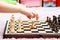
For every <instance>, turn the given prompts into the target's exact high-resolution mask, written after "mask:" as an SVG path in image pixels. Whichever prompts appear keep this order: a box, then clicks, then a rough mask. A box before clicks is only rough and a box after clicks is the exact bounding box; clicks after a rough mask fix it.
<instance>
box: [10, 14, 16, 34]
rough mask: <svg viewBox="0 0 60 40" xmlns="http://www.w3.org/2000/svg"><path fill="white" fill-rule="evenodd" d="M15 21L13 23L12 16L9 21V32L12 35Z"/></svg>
mask: <svg viewBox="0 0 60 40" xmlns="http://www.w3.org/2000/svg"><path fill="white" fill-rule="evenodd" d="M14 28H15V21H14V15H12V17H11V19H10V30H11V33H14V32H15V30H14Z"/></svg>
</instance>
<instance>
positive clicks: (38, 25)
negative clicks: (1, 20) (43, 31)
mask: <svg viewBox="0 0 60 40" xmlns="http://www.w3.org/2000/svg"><path fill="white" fill-rule="evenodd" d="M34 26H42V25H41V24H35V25H34Z"/></svg>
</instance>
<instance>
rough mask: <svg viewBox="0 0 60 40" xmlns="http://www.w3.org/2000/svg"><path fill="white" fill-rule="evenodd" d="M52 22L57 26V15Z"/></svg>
mask: <svg viewBox="0 0 60 40" xmlns="http://www.w3.org/2000/svg"><path fill="white" fill-rule="evenodd" d="M52 22H53V23H54V24H57V17H56V16H55V15H54V16H53V20H52Z"/></svg>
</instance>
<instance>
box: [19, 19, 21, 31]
mask: <svg viewBox="0 0 60 40" xmlns="http://www.w3.org/2000/svg"><path fill="white" fill-rule="evenodd" d="M18 32H21V20H20V19H18Z"/></svg>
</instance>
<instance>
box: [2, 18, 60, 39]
mask: <svg viewBox="0 0 60 40" xmlns="http://www.w3.org/2000/svg"><path fill="white" fill-rule="evenodd" d="M40 37H43V38H53V37H56V38H59V37H60V28H58V32H55V31H53V30H52V28H51V27H50V25H49V24H48V22H45V21H42V20H35V21H32V20H29V21H23V20H22V21H21V20H19V19H18V20H14V18H13V19H11V20H7V21H6V26H5V30H4V34H3V38H40Z"/></svg>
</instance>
